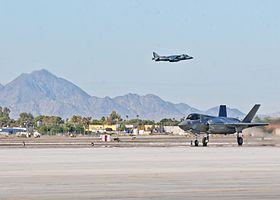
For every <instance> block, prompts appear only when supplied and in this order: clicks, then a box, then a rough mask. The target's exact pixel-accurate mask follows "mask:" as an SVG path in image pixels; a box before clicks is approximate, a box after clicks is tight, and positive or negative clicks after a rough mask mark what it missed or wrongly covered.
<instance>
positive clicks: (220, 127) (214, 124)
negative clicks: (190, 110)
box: [179, 114, 240, 134]
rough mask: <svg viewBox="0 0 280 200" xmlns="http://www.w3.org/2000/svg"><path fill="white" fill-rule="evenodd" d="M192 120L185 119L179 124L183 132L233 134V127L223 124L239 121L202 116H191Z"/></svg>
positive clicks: (237, 120)
mask: <svg viewBox="0 0 280 200" xmlns="http://www.w3.org/2000/svg"><path fill="white" fill-rule="evenodd" d="M192 117H193V119H186V120H184V121H183V122H181V123H180V124H179V127H180V128H181V129H183V130H184V131H189V132H192V133H195V134H200V133H208V134H233V133H235V132H236V129H235V128H234V127H230V126H227V125H225V124H229V123H231V124H234V123H239V122H240V120H239V119H235V118H228V117H216V116H209V115H202V114H192Z"/></svg>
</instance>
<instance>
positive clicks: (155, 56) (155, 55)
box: [153, 52, 159, 60]
mask: <svg viewBox="0 0 280 200" xmlns="http://www.w3.org/2000/svg"><path fill="white" fill-rule="evenodd" d="M153 56H154V57H153V60H155V59H156V58H159V55H158V54H157V53H156V52H153Z"/></svg>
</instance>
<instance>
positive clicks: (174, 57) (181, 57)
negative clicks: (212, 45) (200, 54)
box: [152, 52, 193, 62]
mask: <svg viewBox="0 0 280 200" xmlns="http://www.w3.org/2000/svg"><path fill="white" fill-rule="evenodd" d="M153 56H154V57H153V59H152V60H154V61H169V62H178V61H181V60H189V59H193V57H191V56H188V55H187V54H181V55H172V56H160V55H158V54H157V53H155V52H153Z"/></svg>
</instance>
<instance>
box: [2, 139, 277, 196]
mask: <svg viewBox="0 0 280 200" xmlns="http://www.w3.org/2000/svg"><path fill="white" fill-rule="evenodd" d="M149 137H151V136H149ZM149 137H148V138H149ZM170 137H171V136H166V137H165V136H152V139H151V138H149V139H147V138H144V139H143V138H141V137H140V138H136V139H135V138H134V139H133V141H134V142H135V141H136V142H135V143H136V145H135V146H132V145H131V146H129V145H126V144H125V143H130V142H129V141H130V140H131V138H129V137H127V140H129V141H125V138H121V139H122V140H123V143H124V145H121V146H116V145H117V143H113V142H112V144H109V145H104V144H100V145H99V144H98V145H96V146H94V147H92V146H90V145H89V144H88V142H90V141H91V140H89V138H87V137H80V138H65V139H60V140H58V138H56V141H57V143H61V144H58V145H48V144H44V143H52V142H54V141H53V139H50V138H48V137H42V138H39V139H34V138H33V139H26V141H25V142H26V143H27V144H29V143H32V142H34V143H35V141H36V143H39V142H38V141H40V142H41V143H42V144H41V145H38V144H34V145H31V144H30V145H26V146H25V147H23V146H18V145H16V144H17V143H20V142H21V140H22V138H20V139H21V140H18V138H14V139H11V138H10V139H7V138H6V139H5V140H3V138H2V139H1V140H0V141H1V142H0V143H1V144H2V145H0V146H1V148H0V199H1V200H14V199H60V200H64V199H67V200H69V199H70V200H72V199H73V200H74V199H75V200H76V199H279V196H280V148H279V147H278V145H277V144H279V143H278V140H276V139H275V138H273V140H271V138H269V137H267V138H266V137H265V138H261V139H258V138H251V137H250V138H248V139H245V145H244V146H243V147H238V146H237V145H236V144H235V138H234V137H222V138H212V139H211V142H212V143H209V147H190V146H189V143H188V142H187V143H186V141H188V140H189V139H191V138H186V137H181V136H176V137H174V138H176V139H174V138H173V137H171V139H170ZM159 138H161V139H159ZM91 139H92V138H91ZM137 139H138V140H139V141H137ZM179 139H180V140H179ZM182 139H185V141H184V142H182V143H181V142H179V141H181V140H182ZM7 140H9V141H7ZM141 140H143V141H142V142H141ZM146 140H147V141H146ZM156 141H158V143H157V142H156ZM8 142H10V143H14V145H8V146H7V145H3V144H5V143H6V144H7V143H8ZM69 142H72V143H79V144H72V145H71V144H68V143H69ZM222 142H225V144H224V145H222V144H221V143H222ZM83 143H85V144H83ZM120 143H122V141H121V142H120ZM120 143H119V144H120ZM144 143H145V144H144ZM168 143H169V144H171V145H168ZM137 144H138V146H137ZM164 144H166V145H165V146H162V145H164ZM36 147H40V148H36ZM52 147H56V148H52ZM59 147H63V148H59ZM73 147H74V148H73ZM81 147H83V148H81ZM155 147H157V148H155Z"/></svg>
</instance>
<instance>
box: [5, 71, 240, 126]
mask: <svg viewBox="0 0 280 200" xmlns="http://www.w3.org/2000/svg"><path fill="white" fill-rule="evenodd" d="M0 106H2V107H3V106H6V107H8V108H9V109H10V110H11V114H10V116H11V117H12V118H18V117H19V114H20V113H21V112H30V113H32V114H33V115H34V116H38V115H56V116H61V117H63V118H69V117H71V116H73V115H82V116H91V117H93V118H101V117H102V116H108V115H109V114H110V113H111V112H112V111H113V110H115V111H116V112H117V113H119V114H120V115H121V116H122V117H123V118H125V117H126V116H128V117H129V118H130V119H131V118H136V116H139V118H141V119H150V120H155V121H158V120H160V119H163V118H176V119H180V118H182V117H184V116H186V115H188V114H189V113H192V112H197V113H204V114H210V115H217V113H218V107H213V108H210V109H209V110H206V111H201V110H199V109H196V108H193V107H191V106H189V105H188V104H186V103H178V104H176V103H171V102H168V101H164V100H163V99H161V98H160V97H158V96H156V95H153V94H147V95H144V96H140V95H138V94H131V93H129V94H126V95H123V96H117V97H114V98H111V97H104V98H100V97H95V96H91V95H89V94H88V93H86V92H85V91H83V90H82V89H81V88H79V87H78V86H76V85H74V84H73V83H71V82H70V81H68V80H65V79H63V78H59V77H57V76H55V75H54V74H52V73H50V72H49V71H47V70H45V69H42V70H39V71H33V72H32V73H30V74H26V73H24V74H21V75H20V76H18V77H17V78H15V79H14V80H13V81H11V82H10V83H8V84H6V85H1V84H0ZM228 115H229V116H231V117H239V118H241V117H243V116H244V113H242V112H241V111H239V110H238V109H231V108H228Z"/></svg>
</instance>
